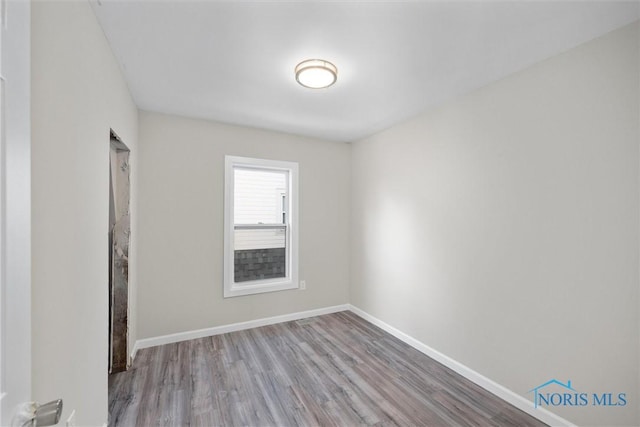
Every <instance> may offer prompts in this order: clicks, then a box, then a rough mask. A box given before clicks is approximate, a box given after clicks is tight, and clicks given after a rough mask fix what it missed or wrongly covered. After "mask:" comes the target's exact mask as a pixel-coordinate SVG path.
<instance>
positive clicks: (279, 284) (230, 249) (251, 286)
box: [223, 156, 299, 298]
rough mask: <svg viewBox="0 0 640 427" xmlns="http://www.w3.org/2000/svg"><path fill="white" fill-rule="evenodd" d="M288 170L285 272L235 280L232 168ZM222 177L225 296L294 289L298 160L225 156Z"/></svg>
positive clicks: (296, 277) (233, 185)
mask: <svg viewBox="0 0 640 427" xmlns="http://www.w3.org/2000/svg"><path fill="white" fill-rule="evenodd" d="M236 167H239V168H245V169H257V170H276V171H287V172H288V176H289V182H288V189H289V197H288V199H289V200H288V213H289V218H288V224H287V236H286V239H287V240H286V243H285V247H286V276H285V277H278V278H273V279H263V280H252V281H246V282H238V283H235V282H234V247H235V243H234V236H235V233H234V230H235V224H234V194H235V193H234V189H235V183H234V168H236ZM224 169H225V181H224V268H223V270H224V297H225V298H229V297H237V296H241V295H252V294H259V293H264V292H274V291H282V290H287V289H297V288H298V287H299V285H298V163H295V162H285V161H279V160H267V159H255V158H251V157H238V156H225V167H224Z"/></svg>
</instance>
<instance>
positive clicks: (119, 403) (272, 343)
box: [109, 311, 545, 427]
mask: <svg viewBox="0 0 640 427" xmlns="http://www.w3.org/2000/svg"><path fill="white" fill-rule="evenodd" d="M109 414H110V416H109V425H110V426H296V425H304V426H317V425H320V426H333V425H337V426H352V425H401V426H414V425H421V426H423V425H424V426H522V427H524V426H543V425H545V424H542V423H541V422H540V421H538V420H536V419H534V418H532V417H531V416H529V415H528V414H526V413H524V412H522V411H520V410H518V409H516V408H515V407H513V406H511V405H509V404H508V403H506V402H504V401H503V400H501V399H498V398H497V397H495V396H494V395H492V394H490V393H489V392H487V391H485V390H484V389H482V388H480V387H479V386H477V385H475V384H474V383H472V382H470V381H468V380H466V379H465V378H463V377H461V376H460V375H458V374H456V373H455V372H453V371H451V370H450V369H448V368H446V367H444V366H443V365H441V364H439V363H437V362H435V361H434V360H432V359H430V358H429V357H427V356H425V355H424V354H422V353H420V352H418V351H417V350H415V349H413V348H412V347H410V346H408V345H406V344H404V343H403V342H401V341H400V340H398V339H396V338H395V337H393V336H391V335H389V334H388V333H386V332H384V331H382V330H381V329H379V328H377V327H376V326H374V325H372V324H370V323H368V322H367V321H365V320H363V319H361V318H360V317H358V316H356V315H355V314H353V313H351V312H347V311H344V312H340V313H335V314H328V315H325V316H318V317H313V318H310V319H304V320H299V321H294V322H286V323H281V324H277V325H272V326H265V327H261V328H255V329H250V330H246V331H239V332H232V333H228V334H224V335H217V336H213V337H208V338H201V339H196V340H191V341H184V342H180V343H175V344H168V345H163V346H159V347H153V348H147V349H143V350H140V351H139V352H138V355H137V357H136V360H135V362H134V364H133V366H132V367H131V368H130V370H129V371H127V372H122V373H118V374H114V375H111V376H110V378H109Z"/></svg>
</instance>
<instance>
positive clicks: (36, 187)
mask: <svg viewBox="0 0 640 427" xmlns="http://www.w3.org/2000/svg"><path fill="white" fill-rule="evenodd" d="M31 36H32V45H31V47H32V56H31V61H32V70H33V72H32V82H31V84H32V98H31V107H32V108H31V113H32V208H33V214H32V215H33V216H32V248H33V251H32V254H33V256H32V310H33V311H32V324H33V335H32V346H33V361H32V374H33V380H32V388H33V390H32V391H33V396H32V397H33V399H34V400H37V401H39V402H46V401H48V400H51V399H54V398H57V397H62V398H64V414H63V419H64V418H66V417H67V416H68V415H69V413H70V412H71V411H72V410H73V409H76V411H77V413H76V416H77V421H76V423H77V425H102V424H103V423H104V422H106V421H107V354H108V353H107V344H108V337H107V333H108V325H107V319H108V302H107V295H108V250H109V247H108V239H107V238H108V235H107V233H108V220H109V129H110V128H113V130H114V131H115V132H116V133H117V134H118V135H119V136H120V137H121V138H122V140H123V142H124V143H125V144H127V145H128V147H129V148H130V149H131V150H132V155H131V156H132V159H131V160H132V188H133V190H134V191H135V178H136V176H135V170H136V164H135V158H136V156H137V151H136V150H137V137H138V135H137V109H136V107H135V105H134V104H133V102H132V100H131V97H130V96H129V92H128V89H127V86H126V84H125V82H124V80H123V78H122V75H121V72H120V69H119V68H118V66H117V64H116V62H115V59H114V57H113V55H112V53H111V50H110V48H109V46H108V44H107V41H106V39H105V37H104V35H103V32H102V30H101V28H100V26H99V25H98V22H97V21H96V18H95V15H94V14H93V11H92V10H91V7H90V5H89V3H88V2H86V1H73V2H62V1H56V2H33V3H32V33H31ZM135 197H136V196H135V194H133V195H132V199H133V200H134V201H135ZM134 203H135V202H134ZM135 209H136V208H135V204H134V206H133V207H132V212H133V213H134V214H135V212H136V210H135ZM132 222H133V227H132V228H133V232H134V235H133V240H134V242H132V248H131V249H132V252H133V253H134V254H135V247H134V245H135V238H136V236H135V218H134V219H133V221H132ZM131 264H132V265H135V260H132V262H131ZM131 277H132V283H131V285H132V286H135V271H132V272H131ZM132 332H133V334H134V336H133V337H132V338H135V330H134V331H132Z"/></svg>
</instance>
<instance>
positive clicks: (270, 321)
mask: <svg viewBox="0 0 640 427" xmlns="http://www.w3.org/2000/svg"><path fill="white" fill-rule="evenodd" d="M349 307H350V306H349V304H342V305H334V306H332V307H324V308H318V309H315V310H307V311H300V312H297V313H290V314H283V315H281V316H274V317H266V318H263V319H256V320H249V321H247V322H240V323H232V324H230V325H222V326H214V327H212V328H205V329H197V330H195V331H187V332H179V333H177V334H169V335H162V336H159V337H153V338H144V339H141V340H137V341H136V343H135V344H134V346H133V351H132V354H131V357H132V360H133V358H134V357H135V354H136V352H137V351H138V350H140V349H142V348H148V347H155V346H157V345H163V344H171V343H175V342H180V341H187V340H193V339H196V338H204V337H210V336H213V335H220V334H226V333H227V332H235V331H242V330H245V329H251V328H258V327H260V326H267V325H274V324H276V323H282V322H290V321H292V320H300V319H305V318H307V317H313V316H321V315H323V314H330V313H337V312H338V311H345V310H349Z"/></svg>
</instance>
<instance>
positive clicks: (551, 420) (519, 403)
mask: <svg viewBox="0 0 640 427" xmlns="http://www.w3.org/2000/svg"><path fill="white" fill-rule="evenodd" d="M349 310H351V311H352V312H353V313H355V314H357V315H358V316H360V317H362V318H363V319H364V320H366V321H368V322H369V323H372V324H374V325H376V326H377V327H379V328H380V329H382V330H384V331H386V332H388V333H390V334H391V335H393V336H394V337H396V338H398V339H399V340H400V341H403V342H405V343H406V344H409V345H410V346H411V347H413V348H415V349H416V350H418V351H419V352H421V353H424V354H426V355H427V356H429V357H430V358H432V359H433V360H435V361H437V362H439V363H441V364H443V365H444V366H446V367H447V368H449V369H451V370H453V371H455V372H457V373H458V374H460V375H462V376H463V377H465V378H466V379H468V380H469V381H472V382H474V383H475V384H477V385H479V386H480V387H482V388H484V389H485V390H487V391H488V392H490V393H492V394H494V395H496V396H497V397H499V398H500V399H502V400H504V401H506V402H507V403H510V404H511V405H513V406H515V407H516V408H518V409H520V410H521V411H524V412H526V413H527V414H529V415H531V416H532V417H534V418H537V419H538V420H540V421H542V422H543V423H546V424H549V425H550V426H563V427H564V426H566V427H575V424H573V423H571V422H570V421H567V420H565V419H564V418H562V417H560V416H559V415H556V414H554V413H552V412H550V411H548V410H546V409H544V408H535V407H534V405H533V402H531V401H529V400H527V399H525V398H524V397H522V396H520V395H519V394H517V393H515V392H513V391H511V390H509V389H508V388H506V387H504V386H502V385H500V384H498V383H496V382H495V381H493V380H490V379H489V378H487V377H485V376H484V375H482V374H479V373H478V372H476V371H474V370H473V369H471V368H469V367H467V366H465V365H463V364H462V363H460V362H458V361H456V360H454V359H452V358H450V357H449V356H445V355H444V354H442V353H440V352H439V351H437V350H434V349H433V348H431V347H429V346H428V345H426V344H424V343H422V342H420V341H418V340H417V339H415V338H413V337H412V336H409V335H407V334H405V333H404V332H401V331H399V330H398V329H396V328H394V327H393V326H391V325H389V324H387V323H385V322H383V321H382V320H380V319H378V318H376V317H373V316H372V315H370V314H369V313H367V312H365V311H363V310H361V309H359V308H358V307H355V306H353V305H349Z"/></svg>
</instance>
